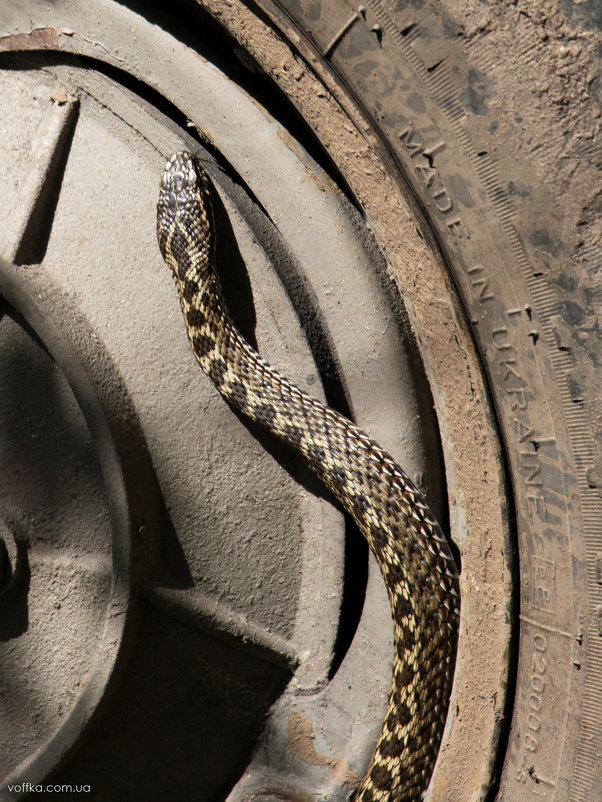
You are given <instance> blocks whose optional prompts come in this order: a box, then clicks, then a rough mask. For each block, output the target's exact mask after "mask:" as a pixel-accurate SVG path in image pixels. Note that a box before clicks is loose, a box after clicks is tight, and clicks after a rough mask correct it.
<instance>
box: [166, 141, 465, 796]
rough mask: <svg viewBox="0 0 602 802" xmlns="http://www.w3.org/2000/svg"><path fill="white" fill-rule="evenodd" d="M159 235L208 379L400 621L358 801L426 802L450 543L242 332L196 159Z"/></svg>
mask: <svg viewBox="0 0 602 802" xmlns="http://www.w3.org/2000/svg"><path fill="white" fill-rule="evenodd" d="M157 237H158V240H159V247H160V249H161V253H162V254H163V257H164V259H165V261H166V262H167V264H168V265H169V267H170V268H171V270H172V272H173V276H174V279H175V283H176V286H177V289H178V294H179V297H180V304H181V307H182V312H183V314H184V319H185V322H186V329H187V332H188V337H189V339H190V343H191V345H192V348H193V351H194V354H195V356H196V358H197V360H198V362H199V364H200V366H201V367H202V369H203V370H204V371H205V373H206V374H207V375H208V376H209V377H210V378H211V380H212V381H213V383H214V384H215V386H216V387H217V389H218V390H219V392H220V393H221V394H222V395H223V396H224V397H225V398H226V399H227V400H228V401H229V402H230V403H231V404H232V405H233V406H234V407H236V408H237V409H239V410H240V411H242V412H243V413H244V414H245V415H247V416H248V417H249V418H251V419H252V420H254V421H256V422H257V423H260V424H261V425H263V426H264V427H265V428H267V429H269V430H270V431H271V432H274V433H275V434H276V435H278V437H280V438H282V439H283V440H285V441H286V442H287V443H289V444H290V445H291V446H292V447H293V448H295V449H296V450H297V452H299V453H300V454H301V455H303V457H304V458H305V460H306V461H307V464H308V465H309V467H310V468H311V469H312V471H314V473H316V474H317V476H318V477H319V478H320V479H321V481H322V482H323V483H324V484H325V485H326V486H327V487H328V488H329V490H330V491H331V493H332V494H333V495H334V496H335V498H336V499H338V501H339V502H340V504H341V505H342V506H343V507H344V508H345V509H346V510H347V511H348V512H349V513H350V514H351V515H352V516H353V518H354V519H355V521H356V522H357V524H358V526H359V528H360V530H361V531H362V533H363V535H364V537H365V538H366V540H367V541H368V544H369V546H370V548H371V550H372V551H373V552H374V554H375V556H376V559H377V561H378V563H379V565H380V569H381V571H382V574H383V577H384V580H385V583H386V586H387V590H388V594H389V599H390V602H391V610H392V612H393V620H394V630H395V655H394V666H393V680H392V686H391V693H390V697H389V703H388V707H387V712H386V716H385V721H384V724H383V727H382V731H381V735H380V737H379V740H378V743H377V745H376V748H375V751H374V754H373V757H372V761H371V763H370V766H369V768H368V771H367V773H366V776H365V778H364V780H363V782H362V784H361V786H360V788H359V789H358V791H357V792H356V795H355V800H359V801H360V802H371V801H372V800H386V802H398V800H418V799H421V798H422V795H423V793H424V791H425V790H426V787H427V786H428V782H429V779H430V775H431V773H432V769H433V766H434V762H435V759H436V755H437V751H438V749H439V744H440V741H441V737H442V733H443V728H444V724H445V718H446V713H447V706H448V698H449V693H450V689H451V682H452V675H453V668H454V662H455V651H456V640H457V631H458V620H459V594H458V578H457V573H456V567H455V563H454V560H453V557H452V555H451V552H450V550H449V546H448V544H447V542H446V539H445V536H444V535H443V533H442V532H441V530H440V528H439V526H438V525H437V523H436V521H435V519H434V517H433V516H432V514H431V513H430V511H429V510H428V508H427V507H426V505H425V503H424V502H423V501H422V499H421V498H420V495H419V493H418V491H417V490H416V488H415V487H414V486H413V485H412V483H411V482H410V480H409V479H408V478H407V476H406V475H405V474H404V472H403V471H402V470H401V468H399V467H398V466H397V465H396V464H395V462H394V461H393V459H391V457H390V456H389V455H388V454H386V453H385V452H384V451H383V450H382V449H381V448H380V447H379V446H378V444H377V443H375V442H374V441H373V440H371V439H370V438H369V437H368V436H367V435H366V434H365V433H364V432H362V431H361V430H360V429H358V428H357V427H356V426H355V425H354V424H353V423H351V422H350V421H348V420H347V419H346V418H344V417H343V416H341V415H339V414H338V413H337V412H335V411H333V410H332V409H329V408H328V407H326V406H325V405H324V404H322V403H321V402H320V401H317V400H315V399H313V398H311V397H310V396H309V395H307V394H306V393H304V392H302V391H301V390H300V389H298V388H297V387H295V386H294V385H293V384H291V383H290V382H289V381H288V380H287V379H286V378H284V377H283V376H281V375H280V374H279V373H277V372H276V371H275V370H274V369H273V368H271V367H270V366H269V365H268V364H267V363H266V362H265V361H264V360H263V359H262V358H261V357H260V356H259V354H257V352H256V351H255V350H254V349H253V348H252V347H251V346H250V345H249V344H248V343H247V342H246V341H245V340H244V339H243V338H242V336H241V335H240V334H239V333H238V331H237V330H236V328H235V326H234V323H233V322H232V319H231V318H230V315H229V314H228V311H227V309H226V307H225V304H224V301H223V298H222V293H221V290H220V286H219V281H218V279H217V276H216V274H215V271H214V249H215V235H214V228H213V216H212V206H211V189H210V183H209V179H208V177H207V175H206V173H205V171H204V170H203V168H202V167H201V166H200V165H199V164H198V162H197V161H196V160H195V159H194V158H193V157H192V156H191V155H190V154H189V153H186V152H182V153H177V154H175V155H174V156H173V157H172V158H171V159H170V160H169V162H168V163H167V166H166V168H165V172H164V173H163V176H162V178H161V189H160V195H159V201H158V204H157Z"/></svg>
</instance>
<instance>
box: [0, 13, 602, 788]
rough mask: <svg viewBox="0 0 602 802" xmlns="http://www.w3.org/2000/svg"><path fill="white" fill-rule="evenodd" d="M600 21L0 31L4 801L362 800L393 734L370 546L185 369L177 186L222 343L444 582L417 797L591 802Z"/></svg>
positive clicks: (487, 17)
mask: <svg viewBox="0 0 602 802" xmlns="http://www.w3.org/2000/svg"><path fill="white" fill-rule="evenodd" d="M589 6H590V4H589V3H583V4H579V5H577V4H575V5H574V6H573V5H571V6H570V7H569V6H568V5H563V6H562V8H557V7H556V5H554V4H552V3H551V2H547V0H546V1H545V2H544V1H543V0H542V2H540V3H537V4H521V3H518V4H515V3H501V4H497V5H496V6H492V7H489V6H482V5H481V4H479V5H478V6H477V4H474V5H473V4H472V3H469V4H463V6H462V8H459V7H456V4H453V3H451V2H447V3H443V4H429V3H425V4H415V3H398V2H386V0H382V1H381V0H371V2H366V3H364V4H361V5H358V4H354V3H351V2H346V0H323V1H322V2H292V0H290V2H289V0H282V1H281V2H277V3H276V2H272V1H271V0H261V2H256V3H253V4H250V3H249V4H245V3H243V2H238V0H232V2H228V3H223V2H218V0H215V2H213V0H202V1H201V2H198V3H197V2H192V0H190V2H188V0H186V1H185V0H182V2H180V3H177V4H176V5H174V6H173V7H172V8H169V9H167V8H164V7H163V6H162V4H149V5H148V6H146V7H143V6H141V5H138V4H135V3H122V4H118V3H115V2H112V1H111V0H102V2H100V0H99V2H95V3H94V4H92V5H91V4H86V3H82V2H77V0H71V2H69V1H68V0H66V1H65V2H63V3H61V4H60V5H55V6H53V7H48V8H46V7H43V6H41V5H40V4H38V3H35V2H29V0H23V2H20V3H18V4H12V7H10V8H4V9H3V10H2V11H1V12H0V29H1V30H0V82H1V84H2V98H3V100H2V103H3V112H2V139H1V140H0V148H1V151H0V153H1V158H2V164H3V167H4V179H5V195H6V203H5V204H4V205H3V208H2V210H1V211H0V215H1V217H2V222H1V226H0V231H1V232H2V251H3V262H2V271H1V275H0V294H1V295H2V298H3V305H2V318H1V319H0V360H1V363H2V371H3V382H2V387H3V390H2V394H1V396H0V410H1V412H2V421H1V423H0V433H1V441H2V447H1V448H0V503H1V506H0V537H1V538H2V543H3V544H4V547H3V548H1V549H0V569H1V570H2V575H1V577H0V583H1V584H0V610H1V613H0V625H1V627H2V632H3V637H2V639H1V640H0V648H1V650H2V666H3V668H2V677H3V694H2V704H1V707H0V716H1V717H2V727H1V729H2V738H3V739H4V740H5V741H6V748H2V749H0V755H1V760H0V765H1V772H2V776H3V785H2V789H1V790H0V798H2V799H5V798H6V799H13V798H20V797H22V796H23V795H24V794H25V793H26V791H27V788H28V787H29V786H27V783H40V784H42V783H52V785H53V787H54V786H58V787H60V786H62V785H64V786H66V785H69V784H71V785H72V786H73V787H75V786H76V785H80V786H84V785H88V784H89V785H90V788H91V791H92V792H93V793H94V794H95V795H96V798H97V799H103V800H104V799H106V800H109V799H115V798H121V797H125V796H128V797H133V798H138V797H141V796H144V798H145V799H154V798H156V799H164V798H166V797H168V798H180V797H182V798H183V797H186V798H188V797H189V796H190V795H191V794H193V795H194V796H195V797H196V798H200V799H207V800H212V799H225V798H228V799H230V800H250V799H256V800H267V799H276V798H277V799H306V798H322V799H332V800H335V799H340V800H342V799H348V798H349V796H350V795H351V793H352V792H353V790H354V788H356V787H357V785H358V783H359V782H360V780H361V777H362V776H363V774H364V772H365V770H366V767H367V765H368V762H369V759H370V756H371V753H372V749H373V747H374V743H375V740H376V738H377V736H378V733H379V731H380V727H381V725H382V720H383V716H384V712H385V707H386V700H387V695H388V689H389V682H390V676H391V658H392V624H391V620H390V613H389V609H388V601H387V598H386V594H385V591H384V587H383V585H382V581H381V579H380V577H379V575H378V571H377V570H376V569H375V566H374V564H373V562H372V560H371V558H369V557H368V552H367V550H366V547H365V546H364V544H363V542H362V540H361V538H360V537H359V534H358V532H357V531H356V530H355V528H354V526H353V524H352V522H351V521H350V520H348V519H345V518H344V517H343V516H342V515H341V513H340V511H339V510H338V509H337V508H336V506H334V505H333V504H332V501H331V499H330V497H329V496H328V495H327V494H326V493H324V492H323V490H322V489H321V486H320V485H319V483H317V482H316V481H315V480H314V479H312V477H311V476H310V474H309V473H307V472H306V471H305V470H304V469H303V468H302V467H301V466H300V465H299V464H298V462H297V461H296V460H295V459H294V457H293V456H292V455H291V454H289V452H288V451H287V450H286V449H285V448H283V447H282V446H280V445H279V444H278V443H277V442H276V441H274V440H272V439H271V438H269V437H267V436H266V435H264V434H262V432H261V431H260V430H259V429H257V428H255V427H254V426H252V425H249V424H247V423H245V421H244V419H243V418H239V417H237V416H236V415H235V414H234V412H233V411H232V410H231V409H230V408H229V407H228V406H227V405H225V404H224V403H223V402H222V401H220V399H219V397H217V394H216V393H215V392H214V391H212V389H211V387H210V386H208V383H206V382H205V381H204V377H202V376H201V375H199V372H198V370H197V368H196V365H195V364H194V360H193V359H191V358H190V354H189V352H188V345H187V343H186V336H185V333H184V332H183V330H182V322H181V319H180V315H181V313H180V310H179V308H178V305H177V300H176V299H174V295H173V288H172V287H171V284H170V282H171V279H170V277H169V275H168V273H167V272H166V270H165V266H164V265H163V263H162V260H161V256H160V254H159V252H158V249H157V247H156V242H155V231H154V225H155V204H156V196H157V191H158V190H157V187H158V178H159V176H160V174H161V170H162V169H163V166H164V163H165V160H166V158H167V157H168V156H170V155H171V154H172V153H173V152H175V151H177V150H192V151H193V152H195V153H196V154H198V155H199V158H201V160H202V162H203V165H204V166H205V168H206V169H207V171H208V172H209V174H210V175H211V178H212V180H213V183H214V184H215V186H216V190H217V195H218V197H217V198H216V200H217V205H216V228H217V233H218V240H219V242H220V250H219V252H218V261H219V264H218V269H219V271H220V276H221V279H222V281H223V283H224V293H225V295H226V298H227V301H228V304H229V305H230V307H231V309H232V314H233V316H234V318H235V320H236V323H237V325H238V326H239V327H240V328H241V330H242V332H243V334H244V335H245V337H246V338H247V339H249V340H250V341H251V343H252V344H253V345H254V346H257V347H258V350H259V351H260V353H262V355H264V356H265V357H266V358H267V359H268V361H270V362H271V363H273V364H274V365H275V366H277V367H278V368H279V369H281V371H282V372H283V373H284V374H285V375H287V376H289V377H290V378H291V379H292V380H293V381H295V382H296V383H297V384H299V385H300V386H301V387H302V388H303V389H306V390H308V391H309V392H310V394H311V395H313V396H318V397H320V398H321V399H322V400H324V401H326V402H327V403H328V404H329V405H330V406H332V407H334V408H335V409H337V410H339V411H340V412H342V413H343V414H345V415H347V416H351V417H353V419H354V420H355V421H356V422H357V423H358V424H359V425H360V426H361V428H363V429H365V430H366V431H367V432H368V433H369V435H370V436H371V437H373V438H374V439H375V440H377V441H378V442H379V443H381V444H382V445H383V446H384V447H385V448H386V449H387V450H388V451H389V452H391V454H392V455H393V456H394V458H395V460H396V461H397V462H398V463H399V464H400V465H401V466H402V467H403V468H404V469H405V470H406V471H407V472H408V474H409V475H410V477H411V478H412V479H413V480H414V481H415V483H416V484H417V485H418V486H419V487H420V489H421V490H422V492H424V493H425V496H426V497H427V499H428V502H429V504H430V506H431V507H432V508H433V510H434V512H435V513H436V515H437V518H438V519H439V521H440V522H441V524H442V526H443V528H444V529H445V531H446V534H448V536H449V537H450V539H451V542H452V544H453V548H454V549H455V553H456V556H457V559H458V562H459V564H460V565H461V575H460V590H461V597H462V613H461V624H460V637H459V647H458V654H457V660H456V670H455V676H454V687H453V690H452V694H451V699H450V707H449V713H448V717H447V724H446V728H445V732H444V735H443V741H442V746H441V749H440V752H439V756H438V759H437V763H436V766H435V769H434V773H433V775H432V778H431V782H430V785H429V790H428V793H427V798H428V799H429V800H436V799H438V800H446V801H447V800H458V801H460V800H462V802H464V800H477V799H494V798H497V799H503V800H526V799H532V798H533V799H535V798H539V797H544V798H545V799H550V800H552V799H555V800H566V799H570V800H588V802H589V800H595V799H599V798H601V797H600V792H599V789H600V787H602V782H601V781H602V777H601V776H600V771H601V769H600V765H601V763H600V760H599V758H598V757H597V756H599V754H600V752H601V751H602V744H601V743H600V738H601V737H602V736H601V733H602V727H601V726H600V720H599V719H600V712H599V708H598V706H597V703H596V700H597V699H599V697H600V691H601V690H602V688H601V687H600V685H601V683H602V677H601V676H600V673H599V664H600V661H599V650H600V648H601V634H600V633H601V632H602V630H601V629H600V623H599V622H600V609H601V608H602V598H600V596H601V595H602V584H601V583H600V571H599V566H598V561H599V554H600V553H602V546H600V544H599V542H598V538H599V537H600V531H599V527H600V521H601V520H602V517H601V516H600V504H601V497H600V486H602V479H601V473H602V469H601V468H600V465H601V464H602V462H601V460H600V455H599V445H600V441H599V438H598V437H597V432H598V428H599V420H600V419H599V403H598V402H599V383H598V384H597V383H596V378H595V366H596V364H597V361H598V356H599V354H598V352H599V284H597V281H598V279H597V275H598V272H597V271H599V268H600V242H599V237H600V227H599V198H600V174H599V168H600V151H599V145H598V144H597V141H596V137H597V136H599V126H600V115H599V106H598V105H597V103H598V98H597V94H596V93H597V92H598V90H599V81H598V79H597V78H596V69H597V66H598V65H597V62H596V60H595V44H596V41H598V40H597V39H596V35H595V33H594V32H593V28H594V24H595V14H594V13H593V10H591V9H590V7H589ZM517 76H520V79H517ZM596 293H598V294H596ZM597 404H598V405H597ZM597 427H598V428H597ZM24 699H26V700H27V703H24V702H23V700H24ZM53 793H54V794H55V796H56V798H61V797H60V792H59V791H54V792H53ZM51 797H52V794H51Z"/></svg>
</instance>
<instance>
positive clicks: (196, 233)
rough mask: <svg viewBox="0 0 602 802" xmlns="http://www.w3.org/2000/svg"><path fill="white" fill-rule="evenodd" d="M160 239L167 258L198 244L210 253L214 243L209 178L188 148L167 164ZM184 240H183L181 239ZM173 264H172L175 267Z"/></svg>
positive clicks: (159, 219) (159, 204) (161, 195)
mask: <svg viewBox="0 0 602 802" xmlns="http://www.w3.org/2000/svg"><path fill="white" fill-rule="evenodd" d="M157 239H158V240H159V248H160V249H161V253H162V254H163V257H164V259H165V260H166V261H168V262H170V259H169V257H170V256H176V257H177V256H178V254H177V253H175V251H176V250H181V249H186V248H189V249H190V247H191V245H192V244H193V243H194V247H195V248H198V249H199V250H200V251H201V252H204V253H205V254H206V255H207V256H209V255H210V252H211V249H212V247H213V216H212V207H211V190H210V180H209V177H208V175H207V173H206V172H205V170H204V169H203V168H202V167H201V165H200V164H199V163H198V162H197V161H196V159H195V158H194V156H193V155H192V154H191V153H188V152H187V151H181V152H179V153H175V154H174V155H173V156H172V157H171V159H170V160H169V161H168V162H167V164H166V165H165V170H164V171H163V175H162V176H161V188H160V190H159V200H158V202H157ZM182 239H183V240H184V241H185V242H181V240H182ZM173 268H174V265H172V269H173Z"/></svg>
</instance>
